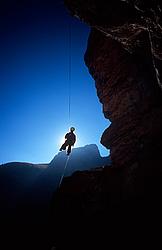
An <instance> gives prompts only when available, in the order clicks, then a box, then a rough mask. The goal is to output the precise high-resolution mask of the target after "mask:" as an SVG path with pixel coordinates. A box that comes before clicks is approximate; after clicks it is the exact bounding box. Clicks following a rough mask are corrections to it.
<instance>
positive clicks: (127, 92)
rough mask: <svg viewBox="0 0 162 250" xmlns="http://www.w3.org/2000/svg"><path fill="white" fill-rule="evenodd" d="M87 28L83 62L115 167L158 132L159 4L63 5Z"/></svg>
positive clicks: (161, 71) (161, 118) (161, 116)
mask: <svg viewBox="0 0 162 250" xmlns="http://www.w3.org/2000/svg"><path fill="white" fill-rule="evenodd" d="M65 3H66V5H67V6H68V8H69V9H70V10H71V13H72V14H73V15H75V16H77V17H79V18H80V19H81V20H83V21H85V22H86V23H87V24H88V25H90V26H92V30H91V33H90V36H89V41H88V48H87V51H86V54H85V62H86V64H87V66H88V68H89V72H90V74H91V75H92V76H93V78H94V79H95V84H96V88H97V94H98V97H99V99H100V102H101V103H102V104H103V113H104V115H105V117H106V118H108V119H110V121H111V122H112V123H111V126H110V127H109V128H108V129H106V131H105V132H104V133H103V136H102V139H101V143H102V144H103V145H104V146H105V147H107V148H108V149H110V151H111V158H112V161H113V164H114V166H117V167H120V166H127V164H129V163H132V162H134V161H135V159H136V157H137V155H138V153H139V150H140V148H141V146H142V144H143V143H144V142H146V141H149V142H150V145H151V142H152V144H153V145H154V144H155V141H156V138H157V137H161V126H162V93H161V86H162V81H161V75H162V61H161V60H162V35H161V31H162V26H161V25H162V19H161V14H162V12H161V9H162V5H161V2H160V1H149V2H148V1H144V0H143V1H136V0H128V1H120V0H113V1H111V0H110V1H99V0H92V1H82V0H80V1H73V0H65Z"/></svg>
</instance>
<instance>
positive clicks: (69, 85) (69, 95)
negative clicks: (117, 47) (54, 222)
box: [58, 21, 71, 188]
mask: <svg viewBox="0 0 162 250" xmlns="http://www.w3.org/2000/svg"><path fill="white" fill-rule="evenodd" d="M68 30H69V41H68V49H69V60H68V64H69V67H68V119H69V121H68V122H69V127H70V125H71V23H70V21H69V27H68ZM69 158H70V156H69V155H68V157H67V160H66V162H65V166H64V169H63V173H62V175H61V178H60V181H59V185H58V188H60V186H61V183H62V180H63V178H64V175H65V171H66V168H67V165H68V161H69Z"/></svg>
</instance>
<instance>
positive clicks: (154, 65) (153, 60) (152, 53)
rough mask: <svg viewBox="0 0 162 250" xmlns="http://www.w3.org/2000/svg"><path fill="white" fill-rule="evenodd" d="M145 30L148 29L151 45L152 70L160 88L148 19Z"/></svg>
mask: <svg viewBox="0 0 162 250" xmlns="http://www.w3.org/2000/svg"><path fill="white" fill-rule="evenodd" d="M147 30H148V34H149V41H150V47H151V57H152V64H153V67H154V70H155V76H156V80H157V83H158V85H159V87H160V88H161V82H160V76H159V71H158V69H157V67H156V63H155V58H154V49H153V43H152V37H151V29H150V23H149V21H147Z"/></svg>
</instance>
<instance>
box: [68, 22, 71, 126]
mask: <svg viewBox="0 0 162 250" xmlns="http://www.w3.org/2000/svg"><path fill="white" fill-rule="evenodd" d="M68 63H69V69H68V81H69V85H68V88H69V92H68V95H69V98H68V102H69V105H68V109H69V126H70V124H71V23H70V21H69V61H68Z"/></svg>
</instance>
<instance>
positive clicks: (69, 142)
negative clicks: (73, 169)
mask: <svg viewBox="0 0 162 250" xmlns="http://www.w3.org/2000/svg"><path fill="white" fill-rule="evenodd" d="M74 130H75V128H74V127H71V128H70V132H69V133H67V134H66V135H65V143H64V144H63V145H62V146H61V148H60V151H62V150H66V147H68V149H67V155H69V154H70V153H71V147H72V146H74V143H75V142H76V135H75V134H74V133H73V132H74Z"/></svg>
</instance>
